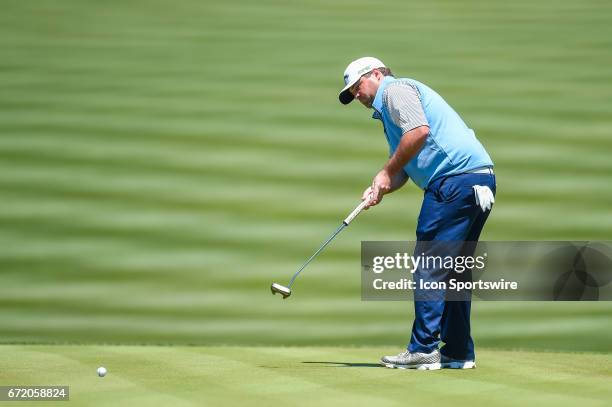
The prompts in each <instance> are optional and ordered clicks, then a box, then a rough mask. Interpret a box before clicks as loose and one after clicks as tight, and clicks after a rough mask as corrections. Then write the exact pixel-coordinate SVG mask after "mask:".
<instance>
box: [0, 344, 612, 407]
mask: <svg viewBox="0 0 612 407" xmlns="http://www.w3.org/2000/svg"><path fill="white" fill-rule="evenodd" d="M396 351H397V349H396V348H383V347H364V348H355V347H348V348H347V347H342V348H336V347H301V348H292V347H265V348H260V347H154V346H146V347H133V346H22V345H15V346H1V347H0V357H1V358H2V360H3V368H2V372H1V373H0V381H1V382H2V383H13V384H15V383H19V384H22V385H27V384H32V385H39V384H41V383H54V384H57V385H62V384H63V385H67V384H69V385H70V402H71V404H77V405H87V404H95V405H100V406H105V405H108V406H115V405H156V406H157V405H159V406H162V405H169V404H172V405H174V406H196V405H197V406H201V405H227V406H234V405H236V406H261V405H282V404H286V405H292V406H312V405H341V406H352V405H359V406H362V405H363V406H365V405H377V406H378V405H380V406H400V405H406V403H407V402H409V403H411V404H418V405H423V404H438V403H440V402H441V400H452V403H453V405H457V406H473V405H485V404H486V405H499V406H510V405H521V404H526V405H535V404H537V405H540V406H559V405H580V406H604V405H608V402H609V400H610V398H611V397H612V391H611V390H610V386H609V382H610V379H611V378H612V370H611V369H610V365H611V362H612V360H611V359H610V355H601V354H593V353H583V354H568V353H536V352H527V351H523V352H520V351H514V352H503V351H492V350H488V349H485V350H481V351H480V352H479V355H478V357H479V360H478V367H477V368H476V369H473V370H464V371H461V370H439V371H429V372H423V371H407V370H394V369H385V368H382V367H380V366H379V365H378V363H377V362H378V359H379V358H380V356H381V355H383V354H388V353H394V352H396ZM101 365H103V366H105V367H106V368H107V369H108V372H109V373H108V375H107V376H106V377H104V378H99V377H97V375H96V369H97V367H98V366H101ZM41 366H45V367H46V368H43V369H41Z"/></svg>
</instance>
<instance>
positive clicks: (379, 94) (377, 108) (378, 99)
mask: <svg viewBox="0 0 612 407" xmlns="http://www.w3.org/2000/svg"><path fill="white" fill-rule="evenodd" d="M393 80H395V78H394V77H392V76H385V77H384V78H383V80H382V81H380V85H379V86H378V90H377V91H376V96H375V97H374V102H372V108H373V109H374V113H373V114H372V118H373V119H379V120H380V119H382V105H383V93H384V92H385V88H386V87H387V85H388V84H389V82H391V81H393Z"/></svg>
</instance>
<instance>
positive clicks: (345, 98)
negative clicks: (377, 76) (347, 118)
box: [338, 85, 355, 105]
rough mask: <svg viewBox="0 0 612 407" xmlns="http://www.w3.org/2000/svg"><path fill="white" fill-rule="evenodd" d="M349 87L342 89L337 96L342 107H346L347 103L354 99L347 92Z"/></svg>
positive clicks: (349, 92)
mask: <svg viewBox="0 0 612 407" xmlns="http://www.w3.org/2000/svg"><path fill="white" fill-rule="evenodd" d="M351 86H352V85H347V86H346V87H345V88H344V89H342V91H341V92H340V94H339V95H338V99H339V100H340V103H342V104H343V105H348V104H349V103H351V102H352V101H353V99H355V96H353V94H352V93H351V91H350V90H349V88H350V87H351Z"/></svg>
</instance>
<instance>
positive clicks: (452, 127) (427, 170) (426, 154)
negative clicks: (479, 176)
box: [372, 76, 493, 189]
mask: <svg viewBox="0 0 612 407" xmlns="http://www.w3.org/2000/svg"><path fill="white" fill-rule="evenodd" d="M398 81H401V82H403V83H405V84H409V85H411V86H412V87H414V88H415V89H416V90H417V92H418V96H419V99H420V101H421V106H422V108H423V112H424V113H425V117H426V119H427V122H428V124H429V136H428V137H427V138H426V140H425V143H424V144H423V147H422V148H421V150H420V151H419V152H418V153H417V154H416V156H414V157H413V158H412V160H410V161H409V162H408V164H406V165H405V166H404V171H406V174H408V176H409V177H410V178H411V179H412V180H413V181H414V183H415V184H416V185H418V186H419V187H420V188H421V189H425V188H427V186H428V185H429V184H430V183H431V181H433V180H434V179H436V178H439V177H442V176H447V175H453V174H461V173H463V172H466V171H470V170H474V169H477V168H481V167H492V166H493V161H492V160H491V157H489V154H487V151H486V150H485V149H484V147H483V146H482V144H480V142H479V141H478V139H477V138H476V136H475V134H474V131H473V130H472V129H470V128H469V127H467V125H466V124H465V122H464V121H463V120H462V119H461V117H459V115H458V114H457V112H455V110H453V108H452V107H450V105H449V104H448V103H446V101H445V100H444V99H443V98H442V97H441V96H440V95H439V94H438V93H436V92H435V91H434V90H433V89H431V88H430V87H428V86H427V85H424V84H422V83H420V82H418V81H416V80H414V79H409V78H401V79H396V78H394V77H391V76H385V77H384V79H383V80H382V81H381V83H380V86H379V88H378V91H377V92H376V97H375V98H374V102H373V103H372V107H373V108H374V114H373V115H372V117H373V118H374V119H378V120H380V121H382V123H383V127H384V130H385V136H386V137H387V142H388V143H389V151H390V155H393V153H395V150H396V149H397V146H398V145H399V143H400V140H401V138H402V135H403V132H402V129H401V128H400V127H399V126H398V125H396V124H395V123H394V121H393V120H392V117H391V113H390V112H389V106H388V105H386V104H385V102H384V100H385V97H384V96H385V90H386V89H387V87H388V86H389V85H390V84H392V83H394V82H398Z"/></svg>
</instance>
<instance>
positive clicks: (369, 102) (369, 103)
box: [359, 100, 374, 109]
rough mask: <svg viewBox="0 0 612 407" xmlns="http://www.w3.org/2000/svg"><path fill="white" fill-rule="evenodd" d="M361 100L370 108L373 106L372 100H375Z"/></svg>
mask: <svg viewBox="0 0 612 407" xmlns="http://www.w3.org/2000/svg"><path fill="white" fill-rule="evenodd" d="M359 102H361V104H362V105H364V106H365V107H367V108H368V109H371V108H372V102H374V101H373V100H360V101H359Z"/></svg>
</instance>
